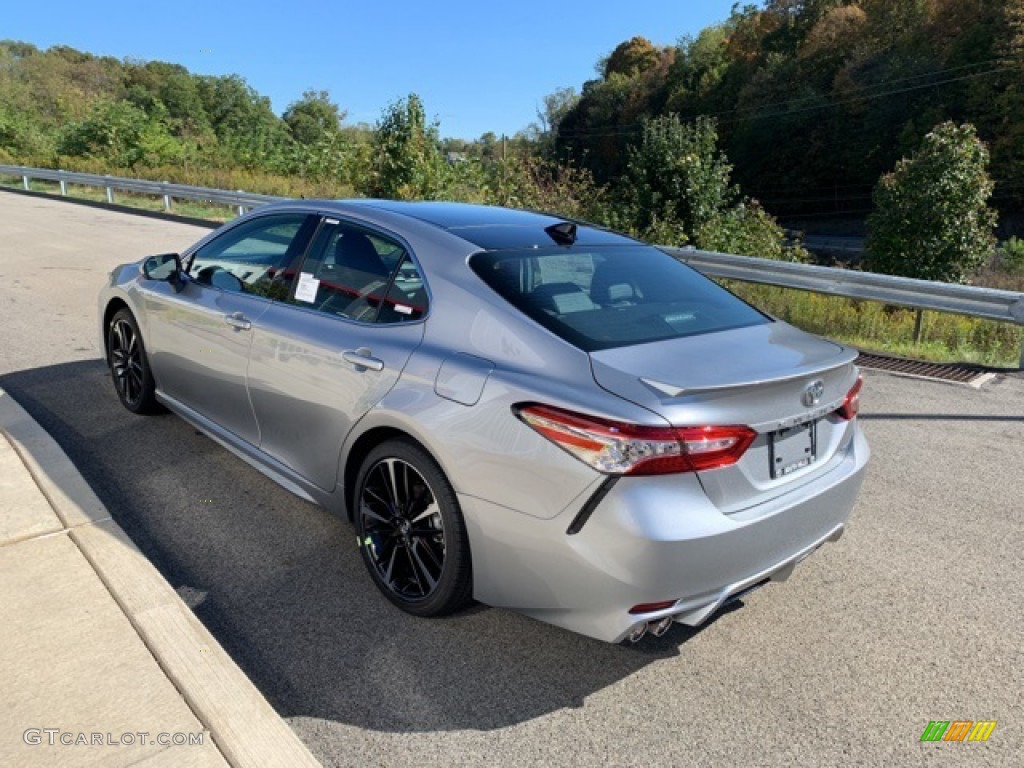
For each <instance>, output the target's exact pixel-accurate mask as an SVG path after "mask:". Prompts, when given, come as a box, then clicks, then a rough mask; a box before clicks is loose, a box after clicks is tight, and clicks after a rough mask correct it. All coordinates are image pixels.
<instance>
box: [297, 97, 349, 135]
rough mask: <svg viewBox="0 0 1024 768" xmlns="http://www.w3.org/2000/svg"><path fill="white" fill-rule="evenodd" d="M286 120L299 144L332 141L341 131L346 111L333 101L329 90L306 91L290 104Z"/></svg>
mask: <svg viewBox="0 0 1024 768" xmlns="http://www.w3.org/2000/svg"><path fill="white" fill-rule="evenodd" d="M283 117H284V121H285V123H286V124H287V125H288V129H289V130H290V131H291V133H292V138H294V139H295V140H296V141H297V142H299V144H306V145H311V144H316V143H318V142H324V141H325V140H326V141H330V140H331V139H333V138H335V137H337V136H338V135H339V134H340V133H341V123H342V121H343V120H344V119H345V113H344V112H341V111H340V110H339V109H338V105H337V104H335V103H334V102H333V101H331V97H330V95H329V94H328V93H327V91H313V90H309V91H305V92H304V93H303V94H302V98H301V99H299V100H298V101H294V102H292V103H291V104H289V105H288V109H287V110H286V111H285V113H284V116H283Z"/></svg>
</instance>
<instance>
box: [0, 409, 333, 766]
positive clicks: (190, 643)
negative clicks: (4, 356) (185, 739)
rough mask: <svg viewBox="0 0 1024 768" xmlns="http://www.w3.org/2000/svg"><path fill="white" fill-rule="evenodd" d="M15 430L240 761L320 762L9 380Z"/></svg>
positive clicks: (68, 525)
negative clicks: (114, 514) (105, 503)
mask: <svg viewBox="0 0 1024 768" xmlns="http://www.w3.org/2000/svg"><path fill="white" fill-rule="evenodd" d="M0 432H2V433H3V434H4V435H6V436H7V439H8V440H9V441H10V443H11V445H12V446H13V447H14V450H15V451H16V452H17V454H18V455H19V456H20V457H21V459H22V461H23V462H24V464H25V466H26V468H27V469H28V471H29V473H30V474H31V475H32V477H33V478H34V479H35V481H36V483H37V484H38V485H39V488H40V489H41V490H42V492H43V494H44V495H45V496H46V498H47V500H48V501H49V502H50V505H51V506H52V507H53V509H54V512H55V513H56V514H57V516H58V517H59V518H60V521H61V523H62V524H63V526H64V529H65V530H67V531H68V535H69V536H70V538H71V540H72V541H73V542H74V543H75V545H76V546H77V547H78V548H79V550H80V551H81V552H82V554H83V555H84V556H85V558H86V559H87V560H88V561H89V563H90V565H91V566H92V567H93V569H94V570H95V571H96V573H97V575H98V576H99V578H100V580H101V581H102V582H103V584H104V585H105V586H106V588H107V590H108V591H109V592H110V594H111V596H112V597H113V598H114V600H115V602H116V603H117V604H118V606H120V608H121V610H122V611H123V612H124V614H125V616H126V617H127V618H128V620H129V622H131V625H132V626H133V627H134V628H135V631H136V632H137V633H138V635H139V636H140V637H141V639H142V641H143V643H145V645H146V647H147V648H148V649H149V651H150V653H151V654H152V655H153V657H154V658H155V659H156V661H157V663H158V664H159V665H160V668H161V669H163V671H164V673H165V674H166V675H167V677H168V678H169V679H170V680H171V682H172V683H173V684H174V686H175V687H176V688H177V689H178V691H179V692H180V694H181V695H182V697H183V698H184V699H185V701H186V703H187V704H188V706H189V707H190V708H191V709H192V711H193V712H194V714H195V716H196V718H197V719H198V720H199V721H200V722H201V723H202V724H203V726H204V727H205V728H206V729H207V730H209V732H210V734H211V735H212V737H213V740H214V742H215V743H216V745H217V747H218V748H219V749H220V751H221V752H222V754H223V755H224V757H225V759H226V760H227V761H228V762H229V763H230V764H231V765H232V766H235V768H249V767H250V766H252V767H253V768H257V767H260V768H262V766H267V767H268V768H270V767H271V766H275V767H276V766H282V765H286V766H295V767H296V768H301V767H302V766H319V765H320V763H319V762H318V761H317V760H316V759H315V758H314V757H313V755H312V753H310V752H309V750H308V749H307V748H306V746H305V745H304V744H303V743H302V742H301V741H300V740H299V738H298V737H297V736H296V735H295V733H294V732H293V731H292V730H291V728H289V727H288V725H287V723H285V722H284V720H282V719H281V717H280V716H279V715H278V714H277V713H276V712H275V711H274V709H273V708H272V707H271V706H270V704H269V703H267V701H266V699H265V698H263V695H262V694H261V693H260V692H259V691H258V690H257V689H256V687H255V686H254V685H253V684H252V683H251V682H250V681H249V679H248V678H247V677H246V676H245V674H244V673H243V672H242V670H241V669H239V667H238V665H236V664H235V662H234V661H232V659H231V657H230V656H228V654H227V653H226V652H225V651H224V649H223V648H221V647H220V645H219V644H218V643H217V641H216V640H215V639H214V637H213V636H212V635H211V634H210V633H209V632H208V631H207V629H206V628H205V627H204V626H203V625H202V623H200V621H199V620H198V619H197V618H196V617H195V615H194V614H193V613H192V612H191V611H190V610H189V608H188V606H186V605H185V603H184V602H183V601H182V600H181V598H179V597H178V595H177V593H176V592H175V591H174V590H173V589H172V588H171V586H170V585H169V584H168V583H167V582H166V581H164V579H163V577H162V576H161V575H160V573H159V572H158V571H157V570H156V568H154V567H153V565H152V564H151V563H150V562H149V561H148V560H147V559H146V558H145V556H144V555H143V554H142V553H141V552H140V551H139V550H138V549H137V548H136V547H135V545H134V544H133V543H132V542H131V540H130V539H129V538H128V536H127V534H125V532H124V531H123V530H121V528H120V526H118V525H117V523H115V522H114V521H113V520H112V519H111V518H110V515H109V514H108V512H107V510H106V508H105V507H104V506H103V503H102V502H101V501H100V500H99V498H98V497H97V496H96V494H95V493H94V492H93V490H92V489H91V488H90V487H89V485H88V484H87V483H86V482H85V479H84V478H83V477H82V476H81V474H79V472H78V470H77V469H75V467H74V465H73V464H72V463H71V461H70V459H68V457H67V455H65V453H64V451H63V450H61V448H60V446H59V445H57V442H56V441H55V440H54V439H53V438H52V437H50V435H49V434H47V433H46V432H45V431H44V430H43V429H42V427H40V426H39V425H38V424H37V423H36V422H35V420H34V419H32V417H31V416H29V414H28V413H27V412H26V411H25V410H24V409H23V408H22V407H21V406H20V405H18V404H17V403H16V402H15V401H14V400H13V398H11V396H10V395H8V394H7V393H6V392H5V391H4V390H3V389H0Z"/></svg>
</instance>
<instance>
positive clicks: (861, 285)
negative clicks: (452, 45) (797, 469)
mask: <svg viewBox="0 0 1024 768" xmlns="http://www.w3.org/2000/svg"><path fill="white" fill-rule="evenodd" d="M0 175H6V176H15V177H19V178H21V180H22V186H23V187H24V188H25V189H26V190H28V189H29V188H30V185H29V182H30V180H31V179H44V180H47V181H56V182H58V183H59V184H60V188H61V194H62V195H66V194H67V185H68V184H78V185H82V186H89V187H98V188H100V189H105V190H106V192H107V202H109V203H113V202H114V190H121V191H127V192H136V193H141V194H147V195H156V196H159V197H162V198H163V201H164V209H165V210H168V211H170V210H171V209H172V206H173V200H175V199H181V200H201V201H208V202H211V203H218V204H222V205H229V206H233V207H235V208H236V209H237V210H238V213H239V215H241V214H243V213H245V212H246V211H247V210H249V209H251V208H256V207H258V206H260V205H265V204H267V203H272V202H276V201H278V200H284V199H286V198H282V197H274V196H272V195H257V194H253V193H251V192H242V191H241V190H239V191H237V192H230V191H227V190H223V189H210V188H208V187H191V186H188V185H185V184H170V183H167V182H162V181H144V180H142V179H126V178H123V177H119V176H101V175H98V174H91V173H71V172H69V171H54V170H49V169H45V168H27V167H24V166H20V165H2V164H0ZM662 250H664V251H666V252H667V253H670V254H672V255H673V256H675V257H676V258H678V259H680V260H682V261H684V262H686V263H687V264H689V265H690V266H692V267H694V268H695V269H698V270H700V271H701V272H703V273H704V274H706V275H709V276H710V277H720V278H728V279H732V280H740V281H743V282H748V283H762V284H765V285H775V286H779V287H781V288H797V289H800V290H804V291H812V292H814V293H824V294H829V295H831V296H842V297H844V298H849V299H865V300H868V301H878V302H882V303H884V304H893V305H896V306H900V307H909V308H911V309H916V310H918V312H919V313H920V311H921V310H933V311H936V312H952V313H954V314H960V315H969V316H972V317H981V318H985V319H987V320H998V321H1000V322H1004V323H1014V324H1016V325H1021V326H1024V294H1021V293H1016V292H1013V291H1000V290H996V289H993V288H977V287H974V286H969V285H953V284H949V283H934V282H930V281H928V280H914V279H911V278H907V277H895V276H893V275H880V274H875V273H872V272H857V271H854V270H849V269H836V268H834V267H819V266H816V265H812V264H795V263H792V262H785V261H770V260H768V259H758V258H753V257H750V256H734V255H732V254H727V253H713V252H710V251H696V250H692V249H688V248H667V247H666V248H662ZM918 328H920V314H919V315H918ZM1020 367H1021V368H1022V369H1024V344H1022V347H1021V358H1020Z"/></svg>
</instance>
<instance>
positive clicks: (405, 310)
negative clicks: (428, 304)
mask: <svg viewBox="0 0 1024 768" xmlns="http://www.w3.org/2000/svg"><path fill="white" fill-rule="evenodd" d="M395 312H398V313H399V314H402V315H411V314H412V307H407V306H405V304H395Z"/></svg>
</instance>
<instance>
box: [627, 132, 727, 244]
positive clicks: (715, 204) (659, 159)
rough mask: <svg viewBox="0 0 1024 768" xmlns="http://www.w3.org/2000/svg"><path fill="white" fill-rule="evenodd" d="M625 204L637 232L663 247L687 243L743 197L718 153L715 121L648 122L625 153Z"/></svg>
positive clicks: (721, 155) (724, 159) (724, 161)
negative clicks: (676, 243)
mask: <svg viewBox="0 0 1024 768" xmlns="http://www.w3.org/2000/svg"><path fill="white" fill-rule="evenodd" d="M627 156H628V160H627V163H626V174H625V179H624V181H625V183H624V185H623V187H624V190H625V193H624V195H625V206H626V208H627V210H628V214H627V215H628V216H629V218H630V220H631V223H632V225H633V228H634V229H635V230H636V231H638V232H640V233H641V234H643V235H644V236H646V237H657V238H658V239H661V240H662V241H663V243H664V244H666V245H672V244H675V243H673V242H668V240H667V239H666V238H668V239H670V240H672V241H679V242H687V241H690V240H693V238H694V236H695V235H696V233H697V232H698V230H700V229H701V227H703V226H704V225H705V224H706V223H707V222H708V221H710V220H711V219H712V218H713V217H714V216H715V215H716V214H718V213H720V212H721V211H722V210H724V209H725V208H727V207H729V206H730V205H731V204H732V203H733V202H734V201H735V200H736V198H737V197H738V196H739V192H738V190H737V189H736V188H735V187H734V186H733V185H732V183H731V182H730V180H729V179H730V174H731V173H732V166H731V165H730V164H729V161H728V159H727V158H726V157H725V155H724V154H723V153H722V152H721V150H719V149H718V133H717V131H716V128H715V122H714V120H710V119H707V118H699V119H698V120H697V121H696V122H694V123H689V124H687V123H684V122H682V121H681V120H680V119H679V116H678V115H674V114H672V115H666V116H664V117H656V118H653V119H650V120H645V121H644V123H643V128H642V133H641V136H640V141H639V142H638V143H636V144H633V145H631V146H630V147H629V149H628V151H627Z"/></svg>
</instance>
